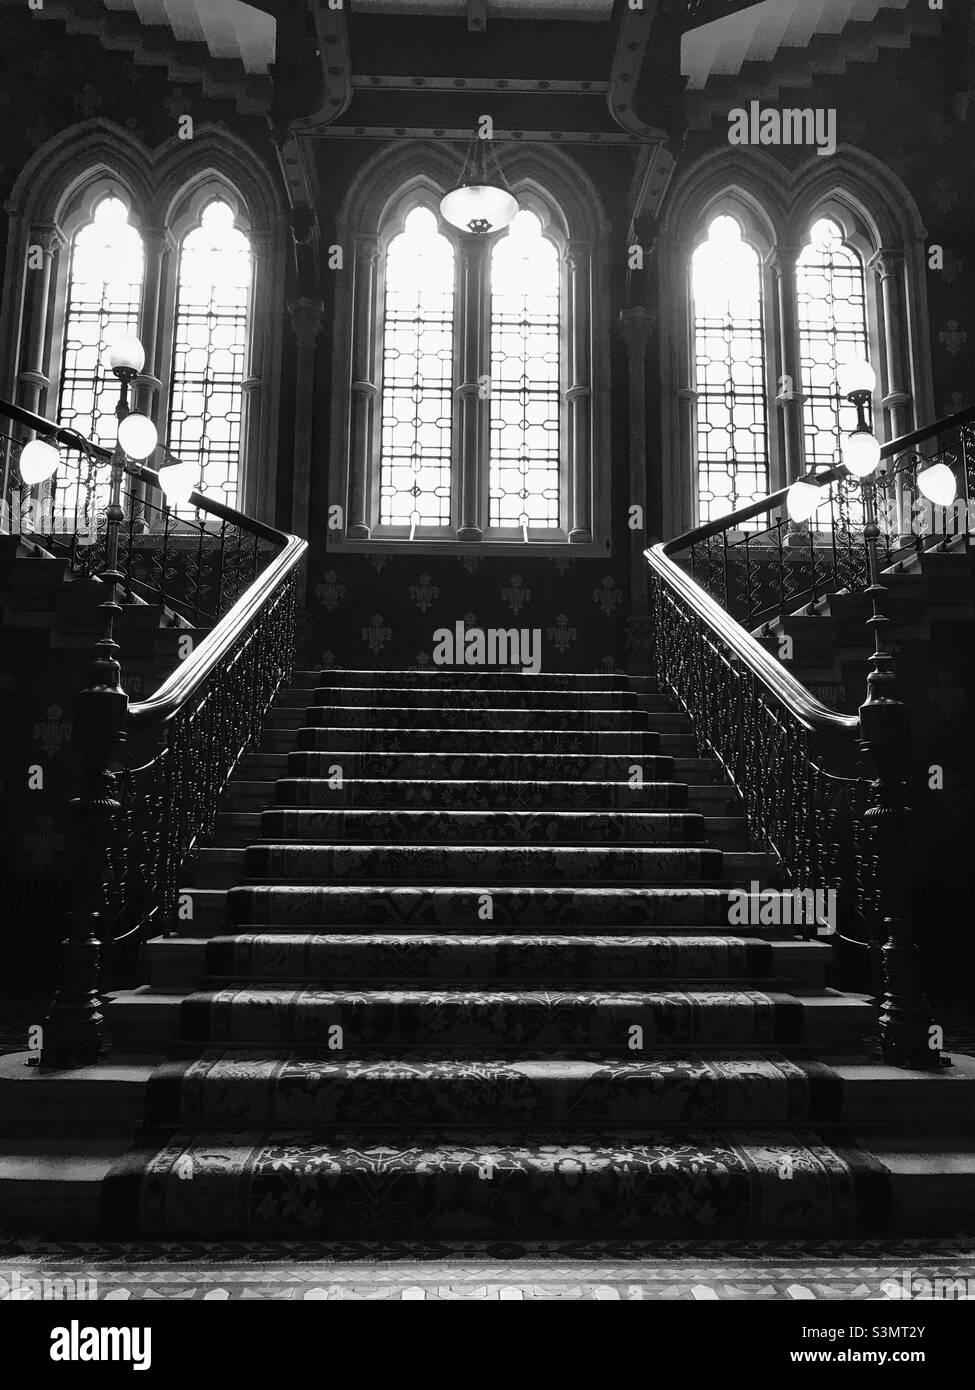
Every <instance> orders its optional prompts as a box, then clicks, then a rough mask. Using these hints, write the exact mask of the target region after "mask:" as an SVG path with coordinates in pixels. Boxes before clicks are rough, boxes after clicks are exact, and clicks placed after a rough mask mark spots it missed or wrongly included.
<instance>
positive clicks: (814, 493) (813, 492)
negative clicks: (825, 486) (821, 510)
mask: <svg viewBox="0 0 975 1390" xmlns="http://www.w3.org/2000/svg"><path fill="white" fill-rule="evenodd" d="M822 500H823V494H822V493H821V492H820V490H819V488H818V487H813V485H812V483H807V482H803V480H802V479H801V478H800V480H799V481H798V482H797V483H793V484H792V486H791V487H790V488H789V491H788V492H787V493H786V498H785V505H786V509H787V510H788V513H789V519H790V520H791V521H808V520H809V518H810V517H811V516H812V514H813V512H815V510H816V508H817V507H818V506H819V505H820V503H821V502H822Z"/></svg>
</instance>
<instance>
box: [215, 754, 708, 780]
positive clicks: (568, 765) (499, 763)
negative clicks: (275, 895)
mask: <svg viewBox="0 0 975 1390" xmlns="http://www.w3.org/2000/svg"><path fill="white" fill-rule="evenodd" d="M336 765H337V766H340V767H341V770H342V771H341V776H342V777H343V779H345V780H349V779H351V780H356V781H358V780H360V779H367V780H389V781H392V782H398V781H400V780H405V781H411V780H415V779H422V780H423V781H431V780H433V781H440V780H443V781H448V782H456V781H470V780H471V779H475V780H483V781H489V782H492V783H498V782H510V781H515V780H522V779H524V780H527V781H536V780H538V781H543V782H553V781H554V782H584V781H588V780H590V779H596V780H598V781H606V782H629V781H630V780H631V779H633V778H635V777H636V776H637V775H638V774H639V775H640V776H642V779H643V781H644V782H645V783H646V782H666V781H671V780H673V781H676V782H684V783H687V784H688V785H690V784H694V785H705V786H707V785H711V784H714V783H715V782H716V781H719V780H721V779H720V777H719V767H718V764H717V763H716V762H715V761H714V759H713V758H672V757H665V756H663V755H654V754H647V753H644V754H641V755H639V756H636V755H633V756H631V755H630V754H626V753H605V754H587V753H565V754H562V753H498V754H491V753H445V754H443V755H437V754H435V753H409V752H407V753H349V752H346V751H343V750H342V749H339V748H332V749H320V750H319V751H317V752H308V751H302V750H298V751H296V752H293V753H263V752H258V753H252V754H249V755H248V756H247V757H246V759H244V761H243V763H242V767H241V771H242V774H243V776H244V777H245V778H247V779H253V780H259V779H274V780H280V779H284V778H287V779H289V780H292V779H296V778H297V779H301V778H312V779H314V778H326V779H327V778H334V777H335V776H336V775H337V774H336V773H334V772H333V771H332V769H333V768H334V767H335V766H336Z"/></svg>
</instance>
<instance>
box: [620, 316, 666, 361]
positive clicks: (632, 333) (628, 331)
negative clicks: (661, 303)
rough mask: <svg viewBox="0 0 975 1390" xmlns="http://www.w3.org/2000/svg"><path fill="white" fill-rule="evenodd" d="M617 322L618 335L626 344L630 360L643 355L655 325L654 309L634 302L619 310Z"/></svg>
mask: <svg viewBox="0 0 975 1390" xmlns="http://www.w3.org/2000/svg"><path fill="white" fill-rule="evenodd" d="M619 323H620V337H621V338H622V339H623V342H624V343H625V344H626V352H627V356H628V357H629V358H630V360H631V361H635V360H637V359H638V358H641V357H643V356H644V354H645V353H646V350H647V342H648V341H649V339H650V335H651V333H652V332H653V330H654V329H655V328H656V326H657V314H656V311H655V310H653V309H646V308H644V306H643V305H642V304H636V305H634V306H633V308H631V309H621V310H620V318H619Z"/></svg>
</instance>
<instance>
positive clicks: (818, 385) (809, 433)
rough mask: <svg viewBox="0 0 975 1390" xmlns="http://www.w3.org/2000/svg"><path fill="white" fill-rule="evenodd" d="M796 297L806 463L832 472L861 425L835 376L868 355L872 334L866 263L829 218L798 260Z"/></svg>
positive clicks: (816, 229) (821, 220) (821, 222)
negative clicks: (847, 440)
mask: <svg viewBox="0 0 975 1390" xmlns="http://www.w3.org/2000/svg"><path fill="white" fill-rule="evenodd" d="M796 299H797V304H798V319H799V353H800V362H801V370H802V392H803V396H804V398H805V399H804V403H803V422H804V444H805V462H806V466H807V467H818V466H823V467H827V468H831V467H833V466H834V465H836V464H839V463H840V462H841V461H842V443H843V436H844V435H845V434H847V433H849V432H850V431H851V430H854V429H855V428H856V423H857V412H856V408H855V407H854V406H852V405H850V403H849V402H848V401H846V400H844V399H842V398H841V396H840V395H839V392H838V389H837V385H836V376H837V372H838V370H839V368H840V366H841V365H842V364H843V363H844V362H847V361H849V360H850V359H851V358H854V357H861V358H863V357H868V356H869V335H868V331H867V302H866V287H865V284H864V274H863V262H862V261H861V259H860V257H859V256H858V255H857V253H856V251H854V250H853V249H852V248H851V247H850V246H847V245H845V244H844V241H843V233H842V230H841V229H840V227H839V226H838V225H837V224H836V223H835V222H834V221H833V220H832V219H831V218H829V217H821V218H819V219H818V220H817V221H816V222H814V223H813V226H812V228H811V231H810V234H809V241H808V242H807V243H806V245H805V246H804V247H803V250H802V252H801V254H800V256H799V259H798V261H797V262H796Z"/></svg>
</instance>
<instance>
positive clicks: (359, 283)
mask: <svg viewBox="0 0 975 1390" xmlns="http://www.w3.org/2000/svg"><path fill="white" fill-rule="evenodd" d="M378 265H379V238H378V237H377V236H375V235H373V234H367V235H361V236H357V237H356V239H355V270H354V275H355V278H354V280H353V303H354V305H355V310H354V312H355V323H354V327H353V348H352V405H351V418H350V421H349V494H348V504H347V508H346V526H345V534H346V537H347V538H348V539H349V540H363V541H364V540H368V539H369V536H370V535H371V528H370V525H369V483H370V472H371V468H372V450H373V433H374V429H375V417H376V401H377V398H378V395H379V390H378V387H377V384H376V316H377V314H378V312H379V306H378V303H377V297H378V283H377V281H378Z"/></svg>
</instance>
